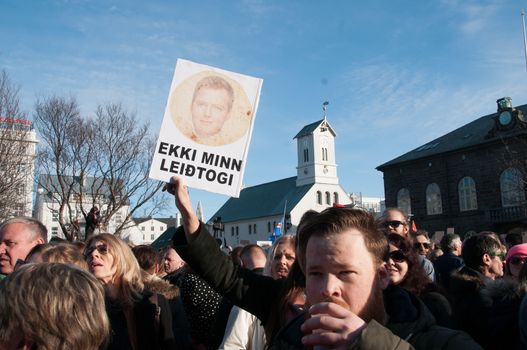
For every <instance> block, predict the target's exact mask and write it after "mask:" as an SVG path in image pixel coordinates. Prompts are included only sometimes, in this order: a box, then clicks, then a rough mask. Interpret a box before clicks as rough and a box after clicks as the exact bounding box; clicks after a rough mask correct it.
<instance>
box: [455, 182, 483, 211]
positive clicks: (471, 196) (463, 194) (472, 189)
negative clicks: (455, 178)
mask: <svg viewBox="0 0 527 350" xmlns="http://www.w3.org/2000/svg"><path fill="white" fill-rule="evenodd" d="M457 191H458V195H459V210H460V211H468V210H476V209H478V200H477V197H476V182H475V181H474V179H473V178H471V177H470V176H465V177H464V178H462V179H461V180H459V183H458V185H457Z"/></svg>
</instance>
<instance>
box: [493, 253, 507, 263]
mask: <svg viewBox="0 0 527 350" xmlns="http://www.w3.org/2000/svg"><path fill="white" fill-rule="evenodd" d="M489 255H490V256H491V257H493V258H494V257H498V258H500V259H501V261H505V257H506V256H507V254H505V253H504V252H499V253H496V252H493V253H490V254H489Z"/></svg>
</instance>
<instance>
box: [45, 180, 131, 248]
mask: <svg viewBox="0 0 527 350" xmlns="http://www.w3.org/2000/svg"><path fill="white" fill-rule="evenodd" d="M62 178H63V179H64V181H67V183H68V184H71V188H72V194H71V196H70V200H69V201H68V202H69V203H68V205H66V206H65V208H64V217H65V218H66V224H72V223H73V222H77V224H78V225H79V227H80V230H81V232H80V236H81V237H79V238H83V237H84V231H85V224H86V222H85V220H84V215H83V214H82V209H81V208H83V209H84V211H85V212H89V211H90V209H91V208H92V207H93V206H97V207H98V208H99V210H100V212H101V215H105V212H106V210H107V207H108V201H107V200H106V199H105V198H106V196H107V194H105V191H104V187H103V186H101V187H100V190H99V192H98V194H97V198H93V195H92V194H90V193H92V191H90V190H89V189H91V188H93V187H94V185H93V184H94V183H96V181H97V180H96V179H95V178H93V177H86V178H85V179H84V183H81V180H80V178H78V177H74V176H73V177H72V176H63V177H62ZM97 187H98V186H97ZM58 188H60V186H59V185H58V177H57V176H54V175H45V174H42V175H40V177H39V181H38V188H37V194H36V205H35V217H36V218H37V219H38V220H40V221H41V222H42V223H43V224H44V225H45V226H46V227H47V229H48V240H49V239H51V238H53V237H58V238H65V236H64V234H63V233H62V230H61V228H60V225H59V210H60V203H59V201H58V198H60V194H59V193H58V190H56V189H58ZM81 194H82V195H81ZM69 208H71V210H70V209H69ZM129 210H130V206H128V205H125V206H122V207H121V208H119V210H118V211H117V212H116V213H115V214H114V215H112V217H111V219H110V221H109V223H108V225H107V226H104V227H100V228H99V229H98V230H96V233H104V232H108V233H114V232H115V231H116V228H117V227H119V226H121V225H122V224H123V222H124V220H126V218H127V216H128V212H129ZM131 227H133V223H132V221H131V220H130V225H129V228H127V229H125V230H124V231H123V232H122V234H121V236H120V237H121V238H123V239H125V240H130V232H128V230H129V229H130V228H131Z"/></svg>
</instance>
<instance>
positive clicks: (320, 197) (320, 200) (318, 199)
mask: <svg viewBox="0 0 527 350" xmlns="http://www.w3.org/2000/svg"><path fill="white" fill-rule="evenodd" d="M317 204H320V205H322V192H320V191H317Z"/></svg>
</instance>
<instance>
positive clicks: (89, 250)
mask: <svg viewBox="0 0 527 350" xmlns="http://www.w3.org/2000/svg"><path fill="white" fill-rule="evenodd" d="M94 250H97V252H98V253H99V254H102V255H106V254H108V246H107V245H106V244H99V245H96V246H91V247H89V248H86V250H85V251H84V257H85V258H87V257H89V256H90V255H91V254H92V253H93V251H94Z"/></svg>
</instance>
